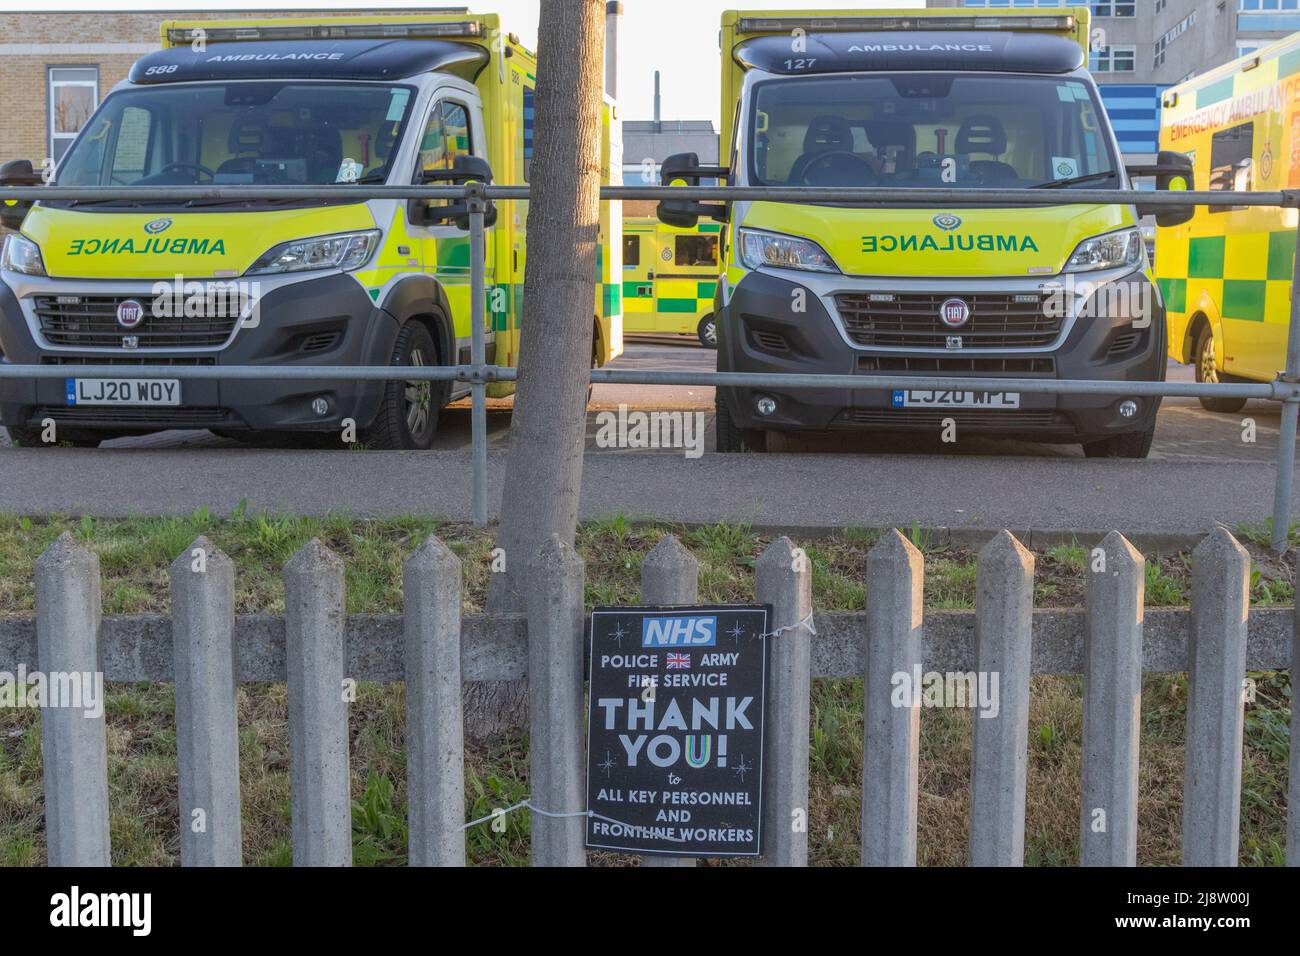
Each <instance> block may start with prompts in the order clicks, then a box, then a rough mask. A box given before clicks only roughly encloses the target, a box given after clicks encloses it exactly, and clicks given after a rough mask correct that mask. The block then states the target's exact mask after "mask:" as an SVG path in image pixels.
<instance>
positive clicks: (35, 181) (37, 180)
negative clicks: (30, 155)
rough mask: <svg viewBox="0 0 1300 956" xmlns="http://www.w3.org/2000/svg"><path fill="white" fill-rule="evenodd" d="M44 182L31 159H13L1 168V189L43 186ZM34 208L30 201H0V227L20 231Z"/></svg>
mask: <svg viewBox="0 0 1300 956" xmlns="http://www.w3.org/2000/svg"><path fill="white" fill-rule="evenodd" d="M41 185H44V180H42V179H41V174H40V173H38V172H36V170H35V169H34V168H33V167H32V161H31V160H30V159H11V160H10V161H9V162H7V163H5V164H4V165H3V166H0V187H2V186H41ZM31 208H32V202H31V200H30V199H6V200H2V201H0V226H4V227H5V228H6V229H14V230H17V229H20V228H21V227H22V224H23V220H24V219H25V218H27V210H29V209H31Z"/></svg>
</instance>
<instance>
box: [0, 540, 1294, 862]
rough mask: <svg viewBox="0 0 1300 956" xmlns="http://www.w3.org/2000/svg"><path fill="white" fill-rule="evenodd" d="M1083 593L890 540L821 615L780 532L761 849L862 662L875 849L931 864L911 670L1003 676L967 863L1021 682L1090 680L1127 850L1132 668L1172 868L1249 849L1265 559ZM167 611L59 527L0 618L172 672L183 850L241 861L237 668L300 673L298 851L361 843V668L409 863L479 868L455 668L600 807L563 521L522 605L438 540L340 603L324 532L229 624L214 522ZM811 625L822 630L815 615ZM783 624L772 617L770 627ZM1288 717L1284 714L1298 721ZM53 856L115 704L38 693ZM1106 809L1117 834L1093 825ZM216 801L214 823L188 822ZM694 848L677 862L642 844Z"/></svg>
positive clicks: (578, 794)
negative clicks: (373, 691) (137, 607)
mask: <svg viewBox="0 0 1300 956" xmlns="http://www.w3.org/2000/svg"><path fill="white" fill-rule="evenodd" d="M1089 568H1090V571H1089V574H1088V587H1087V597H1086V605H1085V607H1084V608H1082V609H1071V610H1040V611H1035V610H1034V609H1033V578H1034V558H1033V555H1032V554H1031V553H1030V552H1029V551H1027V550H1026V549H1025V548H1024V546H1023V545H1021V543H1020V542H1019V541H1017V540H1016V538H1015V537H1014V536H1013V535H1011V534H1010V533H1009V532H1006V531H1003V532H1000V533H999V534H997V535H996V536H995V537H993V538H992V540H990V541H989V542H988V543H987V544H986V545H985V546H984V548H983V549H982V550H981V551H980V554H979V558H978V565H977V580H976V592H977V597H976V609H975V610H974V611H973V612H971V611H931V612H924V611H923V579H924V560H923V557H922V555H921V553H920V552H919V551H918V550H917V549H916V548H915V547H914V546H913V544H912V543H911V542H910V541H909V540H908V539H907V538H906V537H904V536H903V535H902V534H900V533H899V532H898V531H891V532H888V533H887V534H885V535H884V536H883V537H882V538H881V539H880V540H879V541H878V542H877V543H876V544H875V545H874V547H873V548H872V549H871V550H870V552H869V554H868V557H867V562H866V569H865V579H866V587H867V602H866V610H865V612H828V613H819V614H816V615H814V614H813V608H812V597H811V595H812V569H811V562H810V561H808V560H807V559H806V556H805V555H804V554H803V552H802V551H800V550H799V549H798V548H796V547H795V546H794V545H793V544H792V542H791V541H790V540H789V539H788V538H785V537H781V538H778V539H777V540H775V541H774V542H772V543H771V544H770V545H769V546H768V547H767V549H766V550H765V551H764V552H763V554H762V555H761V556H760V557H759V559H758V561H757V563H756V566H755V594H756V598H757V600H758V601H759V602H762V603H766V604H770V605H771V606H772V608H773V619H772V629H773V631H776V632H778V636H776V637H774V638H770V640H772V642H773V646H772V656H771V664H770V668H769V675H770V676H769V687H768V709H767V718H766V719H767V725H766V727H767V729H766V733H765V753H764V761H763V766H764V773H765V779H764V786H765V788H766V790H765V798H764V801H763V813H764V821H763V830H764V841H765V846H764V855H763V857H762V858H761V861H760V862H763V863H766V864H770V865H788V866H802V865H804V864H805V863H806V861H807V852H808V842H807V840H808V837H807V832H806V831H807V827H806V826H803V827H800V826H797V825H794V822H793V821H795V820H796V819H798V818H800V816H801V815H802V817H803V818H804V819H806V814H807V808H808V798H809V793H808V787H809V782H808V781H809V774H808V756H809V754H808V750H809V696H810V682H811V680H812V678H814V677H854V676H861V677H865V681H864V687H865V699H864V708H865V710H864V730H863V744H862V747H863V751H862V752H863V770H862V781H861V783H862V791H861V792H862V844H861V862H862V863H863V864H864V865H883V866H910V865H915V863H916V825H917V799H918V785H917V779H918V761H919V751H920V707H919V704H917V703H916V702H915V701H913V702H912V703H904V704H902V705H901V706H900V705H898V704H897V702H895V701H894V700H892V699H891V692H892V691H893V689H894V688H893V685H892V678H893V676H894V675H896V674H899V673H908V674H910V673H919V672H921V671H934V670H940V671H943V670H947V671H971V670H973V671H976V672H984V673H996V674H997V675H998V681H999V684H998V694H999V708H998V712H997V715H996V716H992V717H978V718H976V719H974V721H973V723H974V731H973V754H972V774H971V800H970V823H971V826H970V853H969V860H970V863H971V864H973V865H996V866H1018V865H1020V864H1021V863H1022V862H1023V851H1024V824H1025V776H1026V765H1027V744H1028V739H1027V738H1028V708H1029V689H1030V676H1031V675H1032V674H1035V673H1054V674H1071V673H1074V674H1077V673H1082V674H1083V676H1084V707H1083V741H1082V743H1083V772H1082V804H1081V815H1080V826H1079V839H1080V862H1081V863H1082V864H1083V865H1116V866H1132V865H1134V864H1135V862H1136V851H1137V826H1138V820H1137V805H1138V752H1139V726H1140V707H1141V678H1142V673H1143V671H1144V670H1146V671H1186V672H1187V673H1188V677H1189V679H1188V693H1187V747H1186V775H1185V780H1184V787H1183V850H1182V859H1183V862H1184V863H1186V864H1194V865H1227V866H1231V865H1235V864H1236V863H1237V850H1238V830H1239V818H1240V800H1241V765H1242V732H1243V710H1244V698H1245V694H1244V690H1243V686H1244V684H1243V682H1244V678H1245V674H1246V671H1247V670H1248V669H1252V670H1253V669H1284V668H1288V667H1290V668H1294V665H1295V663H1296V661H1297V660H1300V627H1297V626H1296V624H1295V621H1294V615H1295V612H1294V610H1293V609H1290V608H1285V609H1283V608H1256V609H1254V610H1253V611H1252V610H1251V609H1250V607H1249V583H1250V582H1249V575H1250V559H1249V556H1248V554H1247V552H1246V551H1245V549H1244V548H1242V547H1241V545H1240V544H1239V543H1238V542H1237V541H1236V540H1235V539H1234V538H1233V536H1232V535H1231V534H1230V533H1229V532H1228V531H1226V530H1225V529H1222V528H1219V529H1217V530H1215V531H1214V532H1212V533H1211V534H1210V535H1209V536H1207V537H1206V538H1205V539H1204V540H1203V541H1202V542H1201V543H1200V544H1199V545H1198V546H1197V547H1196V549H1195V551H1194V552H1193V565H1192V587H1191V592H1192V597H1191V607H1190V609H1182V608H1165V609H1145V608H1144V601H1143V596H1144V578H1145V575H1144V559H1143V557H1142V555H1141V554H1140V553H1139V552H1138V551H1137V550H1136V549H1135V548H1134V547H1133V546H1132V545H1131V544H1130V543H1129V542H1128V541H1127V540H1126V539H1125V538H1124V537H1123V536H1122V535H1120V534H1119V533H1118V532H1111V533H1110V534H1109V535H1107V536H1106V538H1105V539H1104V540H1103V541H1102V542H1100V544H1099V545H1097V547H1096V548H1095V549H1093V550H1092V552H1091V554H1090V556H1089ZM698 573H699V566H698V563H697V561H696V559H695V558H694V557H693V556H692V555H691V554H690V553H689V551H688V550H687V549H686V548H684V547H683V546H682V545H681V543H680V542H679V541H678V540H677V539H676V538H675V537H673V536H671V535H670V536H666V537H665V538H664V539H663V540H661V541H660V542H659V544H658V545H657V546H656V547H655V548H654V549H653V550H652V551H651V552H650V553H649V554H648V555H647V556H646V557H645V559H644V561H643V563H642V568H641V575H642V599H643V600H644V601H645V602H646V603H653V604H686V603H694V602H696V601H697V599H698ZM170 574H171V602H172V609H171V614H170V616H169V617H168V616H165V615H156V614H154V615H123V616H118V617H109V618H102V617H101V601H100V572H99V560H98V558H97V556H96V555H95V554H94V553H93V552H91V551H90V550H88V549H86V548H85V547H83V546H82V545H81V544H79V543H78V542H77V541H76V540H75V539H74V538H73V537H72V535H70V534H67V533H65V534H64V535H62V536H61V537H60V538H59V539H58V540H57V541H56V542H54V543H53V544H52V545H51V546H50V547H49V548H48V549H47V550H46V551H45V553H44V554H43V555H42V556H41V557H40V558H39V559H38V561H37V563H36V572H35V586H36V609H37V610H36V616H35V618H34V619H30V618H11V619H6V620H3V621H0V670H4V671H9V672H12V671H14V670H15V669H16V668H17V667H18V666H19V665H22V666H24V667H26V668H27V669H28V671H35V670H37V669H39V670H41V671H43V672H45V673H47V674H49V673H55V672H65V673H69V672H70V673H85V672H100V673H102V674H103V676H104V679H105V680H109V681H114V680H116V681H160V682H167V681H174V682H175V685H176V695H175V696H176V743H177V767H178V777H179V780H178V783H179V804H180V806H179V810H180V813H179V818H180V847H181V862H182V864H183V865H185V866H204V865H207V866H238V865H240V862H241V826H240V792H239V755H238V749H239V748H238V727H237V720H236V707H235V690H236V685H237V682H240V681H287V683H288V721H289V738H290V776H291V811H292V837H293V862H294V864H295V865H307V866H346V865H349V864H350V863H351V859H352V834H351V812H350V807H351V800H350V793H349V779H350V778H349V763H348V761H349V757H348V729H347V703H346V701H345V699H344V694H343V692H342V688H343V685H344V682H345V680H346V679H349V678H351V679H354V680H379V681H404V682H405V684H406V748H407V792H408V807H409V810H408V812H409V840H410V846H409V850H410V862H411V864H412V865H441V866H459V865H463V864H464V863H465V861H466V860H465V831H464V826H465V816H464V805H465V795H464V747H463V735H462V713H461V682H462V680H465V681H474V680H514V679H519V678H521V677H524V676H527V678H528V681H529V696H530V741H531V752H530V788H531V796H530V803H531V806H533V807H536V808H538V809H545V810H548V811H551V812H552V813H557V814H564V813H569V814H572V813H573V812H574V811H582V810H583V809H584V807H585V794H584V785H583V780H584V775H585V768H584V745H583V739H584V738H583V723H584V714H583V708H584V700H585V698H584V692H583V684H584V676H585V667H584V653H585V644H586V642H585V639H584V622H585V613H584V607H583V564H582V560H581V558H580V557H579V556H578V555H577V554H576V552H575V551H574V550H573V549H572V548H571V547H569V546H568V545H566V544H564V543H562V542H561V541H560V540H559V539H558V538H552V539H551V540H550V541H549V542H548V543H547V544H545V545H544V546H543V547H542V549H541V550H540V552H539V553H538V554H537V555H536V556H535V557H534V559H533V560H532V562H531V563H530V565H529V568H528V574H527V613H526V614H462V609H461V565H460V561H459V559H458V558H457V557H456V555H455V554H453V553H452V551H451V550H450V549H449V548H447V547H446V546H445V545H444V544H443V543H442V542H440V541H439V540H437V539H436V538H430V539H428V540H427V541H425V542H424V543H423V544H422V545H421V546H420V547H419V548H418V549H417V550H416V551H415V552H414V553H413V554H411V555H410V556H409V557H408V558H407V560H406V562H405V566H404V569H403V592H404V599H405V604H404V612H403V614H402V615H400V616H397V615H353V616H351V617H349V616H348V615H347V614H346V613H345V607H346V605H345V593H344V568H343V563H342V562H341V560H340V559H339V558H338V557H337V556H336V555H335V554H333V553H332V552H331V551H330V550H329V549H328V548H327V547H325V546H323V545H322V544H320V543H319V542H317V541H312V542H311V543H309V544H308V545H306V546H305V547H304V548H303V549H302V550H301V551H300V552H299V553H298V554H297V555H295V556H294V557H293V558H292V560H290V561H289V562H288V564H287V565H286V566H285V568H284V585H285V612H284V614H283V616H271V615H260V614H255V615H236V614H235V611H234V583H235V572H234V565H233V562H231V560H230V559H229V558H228V557H227V556H226V555H224V554H222V553H221V551H220V550H218V549H217V548H216V547H215V546H214V545H213V544H212V543H211V542H210V541H208V540H207V539H206V538H203V537H200V538H198V539H197V540H195V541H194V543H193V544H192V545H191V546H190V548H188V549H187V550H186V551H185V552H184V553H183V554H181V555H180V556H179V557H178V558H177V559H176V561H175V562H174V563H173V564H172V566H171V571H170ZM810 622H811V626H809V624H810ZM781 629H784V630H781ZM1298 732H1300V708H1294V709H1293V713H1292V724H1291V733H1292V740H1293V741H1294V740H1295V739H1296V738H1297V735H1298ZM41 744H42V753H43V756H44V799H45V814H46V844H47V848H48V851H47V852H48V860H49V863H50V865H51V866H63V865H83V866H86V865H99V866H106V865H108V864H109V862H110V845H109V811H108V807H109V801H108V782H107V781H108V773H107V749H106V728H105V719H104V717H103V716H102V715H100V716H87V715H85V714H83V712H82V711H80V710H72V709H68V708H54V707H51V708H46V709H44V710H43V712H42V719H41ZM1290 761H1291V762H1290V771H1291V773H1290V792H1289V807H1290V812H1289V821H1288V831H1287V832H1288V839H1287V863H1288V864H1289V865H1292V866H1294V865H1300V748H1296V747H1292V751H1291V758H1290ZM1098 810H1100V811H1104V820H1105V826H1104V827H1101V828H1098V827H1097V826H1096V825H1095V823H1096V820H1097V813H1096V812H1097V811H1098ZM199 814H201V815H202V817H203V820H204V826H202V827H196V826H191V822H192V821H193V820H194V819H195V818H196V816H197V815H199ZM583 835H584V819H583V817H582V816H580V815H569V816H544V815H540V814H535V815H534V817H533V820H532V838H531V843H532V846H531V852H532V862H533V864H534V865H570V866H580V865H583V864H584V863H585V851H584V848H583ZM643 862H644V863H646V864H651V865H692V864H693V863H694V861H693V860H691V859H689V858H644V860H643Z"/></svg>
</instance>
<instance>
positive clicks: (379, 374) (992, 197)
mask: <svg viewBox="0 0 1300 956" xmlns="http://www.w3.org/2000/svg"><path fill="white" fill-rule="evenodd" d="M271 196H273V197H275V198H277V199H290V200H292V199H298V200H304V201H312V200H331V201H339V200H340V198H341V197H346V199H347V200H348V201H362V200H367V199H429V200H435V199H463V200H465V202H466V206H467V209H468V212H469V234H470V257H471V274H470V288H471V291H472V295H471V301H472V313H471V325H472V331H471V343H470V363H469V364H468V365H454V366H442V367H428V366H426V367H389V366H384V367H379V366H351V367H346V366H237V365H226V366H222V365H212V366H173V365H163V366H149V365H139V366H133V367H132V371H133V374H138V375H141V376H154V377H160V376H166V377H168V378H175V379H205V380H231V381H237V380H241V379H270V378H274V379H294V380H302V379H310V380H329V379H334V380H354V381H355V380H368V381H369V380H374V381H457V382H466V383H469V385H470V394H471V412H470V418H471V432H472V453H471V458H472V461H473V489H474V491H473V499H474V500H473V514H474V523H475V524H476V525H478V526H484V525H486V524H487V520H488V519H487V386H488V385H489V384H491V383H495V382H509V381H514V379H515V370H514V369H513V368H507V367H503V366H498V365H490V364H488V363H487V362H486V346H485V322H486V318H487V315H486V312H487V302H486V273H485V270H486V264H485V248H486V246H485V243H486V237H485V232H486V229H485V225H484V214H485V212H486V209H487V204H488V200H494V201H495V200H502V201H512V200H526V199H528V197H529V187H528V186H493V185H484V184H481V183H468V184H466V185H464V186H349V185H335V186H178V187H153V186H151V187H123V188H116V187H113V188H105V187H67V186H23V187H5V186H0V201H5V200H18V201H32V200H46V201H51V200H53V201H63V200H81V201H87V200H103V199H113V200H121V201H135V202H158V201H161V200H166V201H174V202H187V201H191V200H206V199H221V200H228V201H229V200H236V201H237V200H257V199H265V198H268V197H271ZM600 196H601V199H602V200H622V199H687V200H696V201H709V200H713V201H722V202H731V201H746V200H758V201H766V202H788V203H814V202H822V203H840V204H847V205H853V206H860V207H862V208H877V209H879V208H892V209H907V208H911V209H916V208H929V209H932V208H937V207H943V206H950V205H954V204H960V205H963V206H977V207H998V206H1064V205H1073V204H1083V205H1123V206H1131V205H1134V204H1135V203H1138V202H1140V203H1141V204H1142V205H1143V206H1144V207H1148V208H1153V209H1155V208H1160V207H1186V206H1191V205H1197V206H1280V207H1287V208H1300V190H1285V191H1282V192H1232V191H1219V190H1215V191H1205V190H1200V191H1193V190H1188V191H1177V192H1148V191H1143V192H1141V193H1138V192H1136V191H1133V190H1123V189H1050V190H1049V189H1025V188H1021V189H908V190H900V189H881V188H877V187H822V186H817V187H813V186H806V187H805V186H799V187H785V186H604V187H602V188H601V190H600ZM1298 292H1300V230H1297V255H1296V256H1295V259H1294V262H1293V268H1292V285H1291V316H1290V320H1289V321H1290V325H1289V329H1288V336H1287V355H1286V364H1285V367H1284V368H1283V369H1281V370H1280V371H1279V372H1278V374H1277V376H1276V378H1274V379H1273V380H1272V381H1271V382H1264V383H1199V382H1198V383H1192V382H1131V381H1093V380H1083V379H1042V378H1016V377H1013V376H1008V377H997V378H976V377H968V376H953V375H947V376H945V375H889V374H885V375H880V374H874V373H872V374H869V375H868V374H866V373H864V374H850V375H819V374H783V373H780V374H778V373H770V374H769V373H750V372H686V371H667V370H631V369H629V370H619V369H593V370H592V372H591V380H592V382H593V383H596V384H619V385H627V384H636V385H704V386H727V385H735V386H738V385H745V386H759V387H767V388H793V389H807V388H846V389H862V388H867V387H870V388H877V389H893V388H913V389H965V390H971V389H973V390H985V389H987V390H995V391H1000V390H1016V391H1020V392H1027V393H1038V394H1043V393H1048V394H1057V395H1083V394H1100V395H1137V396H1162V397H1165V396H1167V397H1188V398H1246V399H1250V398H1258V399H1267V400H1269V401H1275V402H1280V403H1281V405H1282V413H1281V435H1280V438H1279V441H1278V458H1277V474H1276V483H1275V487H1274V499H1273V512H1272V541H1271V543H1272V547H1273V550H1274V551H1276V552H1278V553H1282V552H1283V551H1285V550H1286V544H1287V532H1288V528H1289V524H1290V512H1291V509H1290V504H1291V492H1292V486H1293V480H1294V472H1295V453H1296V426H1297V420H1298V419H1300V322H1297V321H1296V314H1297V302H1298V301H1300V300H1298V298H1297V293H1298ZM121 371H122V369H121V366H112V365H103V366H97V365H89V364H87V365H78V366H77V373H78V374H79V375H87V376H94V375H103V376H118V375H120V374H121ZM67 374H68V371H67V368H66V367H65V366H57V365H6V364H0V379H5V378H19V379H23V378H31V379H41V378H66V377H67Z"/></svg>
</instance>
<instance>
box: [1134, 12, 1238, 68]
mask: <svg viewBox="0 0 1300 956" xmlns="http://www.w3.org/2000/svg"><path fill="white" fill-rule="evenodd" d="M1241 2H1242V3H1248V2H1250V0H1241ZM1195 25H1196V11H1195V10H1193V11H1192V12H1191V13H1189V14H1188V15H1187V16H1185V17H1183V18H1182V19H1181V20H1179V21H1178V23H1177V24H1175V25H1174V27H1173V28H1172V29H1171V30H1170V31H1169V32H1168V33H1166V34H1165V35H1164V36H1162V37H1161V38H1160V39H1159V40H1157V41H1156V47H1155V54H1156V55H1155V65H1156V66H1163V65H1164V62H1165V51H1166V50H1168V49H1169V44H1171V43H1173V42H1174V41H1175V40H1177V39H1178V38H1179V37H1180V36H1182V35H1183V34H1184V33H1186V32H1187V31H1188V30H1190V29H1191V28H1192V27H1193V26H1195Z"/></svg>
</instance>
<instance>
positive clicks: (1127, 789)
mask: <svg viewBox="0 0 1300 956" xmlns="http://www.w3.org/2000/svg"><path fill="white" fill-rule="evenodd" d="M1087 560H1088V593H1087V598H1086V608H1087V615H1088V625H1087V632H1086V634H1085V635H1084V648H1083V653H1084V673H1083V800H1082V802H1081V804H1080V811H1079V862H1080V864H1081V865H1083V866H1136V865H1137V801H1138V730H1139V727H1140V724H1141V718H1142V614H1143V602H1144V600H1145V593H1146V583H1145V578H1146V560H1145V559H1144V558H1143V557H1142V553H1141V552H1140V551H1138V549H1137V548H1135V547H1133V545H1131V544H1130V543H1129V542H1128V540H1127V539H1126V538H1125V537H1124V536H1123V535H1122V534H1120V533H1119V532H1118V531H1112V532H1111V533H1110V534H1108V535H1106V537H1105V539H1104V540H1103V541H1102V542H1101V544H1100V545H1098V546H1097V547H1096V548H1093V549H1092V551H1091V552H1090V553H1089V555H1088V559H1087Z"/></svg>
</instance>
